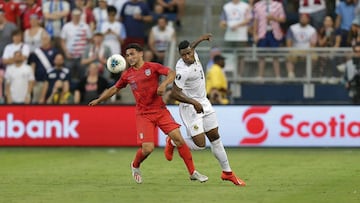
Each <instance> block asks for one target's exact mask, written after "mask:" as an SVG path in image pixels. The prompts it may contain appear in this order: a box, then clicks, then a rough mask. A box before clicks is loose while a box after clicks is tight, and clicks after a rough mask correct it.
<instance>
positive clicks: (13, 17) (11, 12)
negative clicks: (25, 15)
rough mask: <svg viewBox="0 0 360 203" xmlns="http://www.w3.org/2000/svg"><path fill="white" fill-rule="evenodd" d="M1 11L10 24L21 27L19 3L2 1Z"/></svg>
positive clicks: (10, 0) (9, 0) (0, 4)
mask: <svg viewBox="0 0 360 203" xmlns="http://www.w3.org/2000/svg"><path fill="white" fill-rule="evenodd" d="M0 9H1V10H2V11H3V12H4V15H5V18H6V20H7V21H8V22H12V23H14V24H15V25H18V26H20V14H21V12H20V9H19V3H16V2H14V1H13V0H1V1H0Z"/></svg>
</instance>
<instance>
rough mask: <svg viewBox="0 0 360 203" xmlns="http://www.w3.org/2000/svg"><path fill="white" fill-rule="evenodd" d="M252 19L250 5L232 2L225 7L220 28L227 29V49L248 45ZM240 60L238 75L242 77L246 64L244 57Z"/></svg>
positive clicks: (238, 1)
mask: <svg viewBox="0 0 360 203" xmlns="http://www.w3.org/2000/svg"><path fill="white" fill-rule="evenodd" d="M251 18H252V16H251V10H250V6H249V4H248V3H245V2H242V1H240V0H232V1H230V2H228V3H226V4H225V5H224V6H223V10H222V13H221V17H220V27H221V28H223V29H226V31H225V35H224V41H225V46H226V47H232V48H239V47H244V46H246V45H247V41H248V23H249V22H250V20H251ZM238 60H239V71H238V74H239V75H241V74H242V71H243V68H244V63H245V62H244V59H243V57H239V58H238Z"/></svg>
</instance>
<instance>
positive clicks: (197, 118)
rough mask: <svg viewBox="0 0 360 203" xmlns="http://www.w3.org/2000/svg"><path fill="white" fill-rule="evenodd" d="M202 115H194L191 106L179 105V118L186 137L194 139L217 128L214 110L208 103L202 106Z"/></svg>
mask: <svg viewBox="0 0 360 203" xmlns="http://www.w3.org/2000/svg"><path fill="white" fill-rule="evenodd" d="M202 105H203V108H204V113H196V111H195V108H194V106H193V105H191V104H180V106H179V109H180V116H181V119H182V121H183V123H184V125H185V127H186V131H187V134H188V136H190V137H194V136H196V135H199V134H201V133H204V132H209V131H210V130H212V129H214V128H217V127H218V121H217V118H216V113H215V110H214V109H213V107H212V105H211V104H210V102H208V103H207V102H206V103H205V104H203V103H202Z"/></svg>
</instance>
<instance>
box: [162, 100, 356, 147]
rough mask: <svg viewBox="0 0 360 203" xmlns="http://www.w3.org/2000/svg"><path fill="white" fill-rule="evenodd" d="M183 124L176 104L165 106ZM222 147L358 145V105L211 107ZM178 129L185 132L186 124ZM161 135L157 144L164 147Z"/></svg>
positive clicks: (163, 139) (184, 133)
mask: <svg viewBox="0 0 360 203" xmlns="http://www.w3.org/2000/svg"><path fill="white" fill-rule="evenodd" d="M168 108H169V110H170V111H171V113H172V115H173V116H174V118H175V120H176V121H178V122H179V123H180V124H182V121H181V119H180V116H179V112H178V106H168ZM214 108H215V111H216V113H217V116H218V122H219V131H220V136H221V138H222V141H223V143H224V146H228V147H230V146H231V147H236V146H259V147H359V146H360V107H358V106H323V105H322V106H214ZM181 132H182V133H183V135H184V136H187V135H186V130H185V127H184V126H182V127H181ZM164 141H165V138H164V135H163V134H162V132H161V133H160V137H159V146H164V144H165V143H164Z"/></svg>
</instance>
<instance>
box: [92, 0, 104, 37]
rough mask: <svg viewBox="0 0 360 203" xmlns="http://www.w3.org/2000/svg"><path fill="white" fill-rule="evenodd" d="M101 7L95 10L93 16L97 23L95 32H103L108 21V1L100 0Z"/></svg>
mask: <svg viewBox="0 0 360 203" xmlns="http://www.w3.org/2000/svg"><path fill="white" fill-rule="evenodd" d="M98 2H99V6H98V7H95V8H94V10H93V15H94V17H95V21H96V28H95V32H101V30H102V26H103V24H104V23H105V22H107V21H108V11H107V2H106V0H98Z"/></svg>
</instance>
